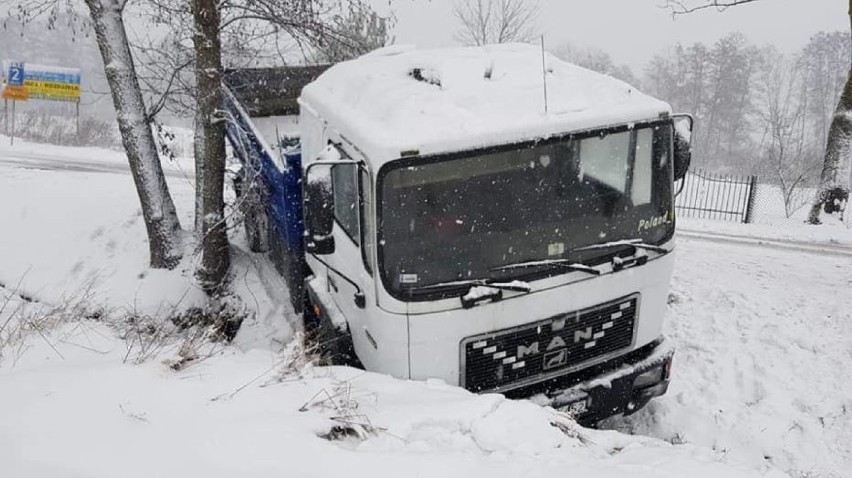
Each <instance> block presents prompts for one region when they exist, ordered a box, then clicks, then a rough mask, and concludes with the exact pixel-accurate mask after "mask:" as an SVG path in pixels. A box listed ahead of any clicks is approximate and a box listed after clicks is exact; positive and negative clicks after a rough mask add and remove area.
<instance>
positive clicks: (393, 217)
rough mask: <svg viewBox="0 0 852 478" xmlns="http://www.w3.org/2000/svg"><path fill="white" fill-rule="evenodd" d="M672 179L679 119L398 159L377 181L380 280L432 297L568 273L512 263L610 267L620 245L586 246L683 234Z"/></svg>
mask: <svg viewBox="0 0 852 478" xmlns="http://www.w3.org/2000/svg"><path fill="white" fill-rule="evenodd" d="M671 174H672V173H671V123H670V122H661V123H656V124H651V125H645V126H641V127H636V128H633V129H628V128H627V127H624V128H621V129H620V130H610V131H608V132H607V133H606V134H605V133H603V132H602V133H600V134H594V135H585V136H583V137H578V136H573V137H564V138H559V139H553V140H546V141H538V142H533V143H527V144H520V145H514V146H511V147H504V148H495V149H491V150H485V151H479V152H475V153H467V154H454V155H447V156H443V157H433V158H413V159H410V160H406V159H404V160H400V161H395V162H393V163H390V164H389V165H388V166H386V167H385V168H383V169H382V171H381V172H380V175H379V183H378V185H379V194H380V201H379V211H378V212H379V229H380V230H379V239H380V241H379V249H378V252H379V254H378V256H379V257H378V259H379V267H380V270H381V275H382V280H383V282H384V283H385V286H386V287H387V288H388V290H389V292H391V294H393V295H394V296H395V297H397V298H400V299H403V300H427V299H431V298H433V297H432V296H433V295H434V291H432V289H430V288H429V287H424V286H428V285H429V284H435V283H445V282H451V281H463V280H465V279H470V278H482V277H489V278H492V279H494V280H499V281H508V280H513V279H520V280H530V279H535V278H536V276H539V277H543V276H550V275H555V274H564V273H567V272H570V268H560V267H546V266H544V265H543V266H542V267H541V268H536V267H523V268H515V267H501V266H506V265H509V264H516V263H521V262H525V261H538V260H541V261H543V262H546V261H548V260H554V259H560V260H571V261H577V262H579V263H583V264H596V263H597V264H600V263H602V262H605V261H607V260H611V259H612V257H613V255H614V254H619V253H620V251H619V248H586V249H584V250H582V251H578V250H577V249H580V248H583V247H585V246H589V245H594V244H600V243H606V242H612V241H618V240H628V239H633V240H641V241H642V242H644V243H647V244H660V243H663V242H665V241H667V240H668V239H669V238H670V237H671V235H672V233H673V230H674V229H673V228H674V221H673V217H674V216H673V201H672V179H671V177H672V176H671ZM626 249H631V248H630V247H627V248H626ZM430 291H431V292H430ZM461 293H462V294H463V293H464V292H463V291H462V292H461ZM430 294H432V295H430ZM443 295H444V296H446V295H448V293H447V292H446V291H444V293H443Z"/></svg>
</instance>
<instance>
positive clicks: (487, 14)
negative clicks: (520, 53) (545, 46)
mask: <svg viewBox="0 0 852 478" xmlns="http://www.w3.org/2000/svg"><path fill="white" fill-rule="evenodd" d="M539 11H540V6H539V3H538V1H537V0H535V1H524V0H457V2H456V4H455V5H454V6H453V15H454V16H455V17H456V19H457V20H458V21H459V23H460V28H459V30H458V31H457V32H456V39H458V40H459V41H460V42H462V43H464V44H466V45H486V44H490V43H509V42H528V41H531V40H532V39H533V38H535V36H536V35H535V32H534V25H535V21H536V18H537V17H538V13H539Z"/></svg>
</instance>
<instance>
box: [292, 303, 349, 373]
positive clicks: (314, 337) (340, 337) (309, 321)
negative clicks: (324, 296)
mask: <svg viewBox="0 0 852 478" xmlns="http://www.w3.org/2000/svg"><path fill="white" fill-rule="evenodd" d="M318 311H319V314H317V312H318ZM302 319H303V321H304V322H303V323H304V325H305V342H306V344H305V346H306V347H305V348H306V349H307V350H314V351H316V352H317V353H318V354H319V356H320V359H321V361H323V362H324V363H327V364H329V365H342V366H348V367H355V368H360V369H363V368H364V366H363V365H362V364H361V361H360V360H358V356H357V355H356V354H355V346H354V344H353V343H352V334H351V333H350V332H349V327H348V326H347V327H346V330H341V329H340V328H338V327H335V326H334V324H332V323H331V319H329V318H328V317H327V316H326V315H325V314H323V313H322V308H321V307H319V306H316V305H315V304H314V303H313V302H312V301H311V299H310V297H309V295H308V294H307V293H306V294H305V305H304V308H303V311H302Z"/></svg>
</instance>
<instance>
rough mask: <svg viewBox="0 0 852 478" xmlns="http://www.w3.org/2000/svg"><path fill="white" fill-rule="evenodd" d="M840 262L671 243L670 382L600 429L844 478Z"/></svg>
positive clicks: (848, 371) (850, 356) (846, 418)
mask: <svg viewBox="0 0 852 478" xmlns="http://www.w3.org/2000/svg"><path fill="white" fill-rule="evenodd" d="M815 234H820V233H819V232H817V233H815ZM776 236H778V237H784V233H783V232H781V233H779V234H776ZM849 266H850V259H849V258H847V257H838V256H829V255H820V254H810V253H802V252H797V251H790V250H785V249H780V248H773V247H764V248H760V249H758V248H754V247H743V246H740V245H737V244H731V243H727V242H724V241H718V240H713V239H709V240H708V239H693V238H681V239H679V243H678V262H677V266H676V270H675V277H674V281H673V292H672V295H671V304H670V314H669V317H668V320H667V323H666V324H667V333H668V334H669V335H670V336H671V337H672V338H673V339H674V340H675V342H676V345H677V347H678V352H677V354H676V355H675V366H674V371H673V381H672V384H671V387H670V388H669V392H668V394H667V395H665V396H664V397H661V398H660V399H657V400H655V401H653V402H652V403H651V404H650V405H649V406H648V407H647V408H646V409H644V410H641V411H640V412H639V413H637V414H636V415H634V416H632V417H628V418H616V419H611V420H610V421H609V422H608V423H607V427H609V428H614V429H620V430H624V431H630V432H633V433H638V434H643V435H651V436H656V437H659V438H662V439H665V440H669V441H672V442H683V443H693V444H698V445H702V446H708V447H713V448H714V449H716V450H718V451H721V452H723V453H724V454H725V455H726V457H734V458H736V459H738V460H742V461H746V462H748V463H751V464H753V465H755V466H759V465H761V464H763V463H772V464H773V465H775V466H778V467H779V468H781V469H783V470H788V471H789V473H790V474H791V475H792V476H821V477H850V476H852V382H850V380H849V377H850V376H852V327H850V324H852V294H849V290H850V289H851V288H852V279H850V277H849V272H848V271H849Z"/></svg>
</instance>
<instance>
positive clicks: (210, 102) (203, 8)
mask: <svg viewBox="0 0 852 478" xmlns="http://www.w3.org/2000/svg"><path fill="white" fill-rule="evenodd" d="M191 8H192V16H193V18H194V25H195V28H194V29H193V44H194V46H195V80H196V88H195V104H196V108H195V161H196V163H197V165H198V166H201V171H202V174H201V175H200V177H199V183H198V184H197V185H196V189H197V193H196V197H197V198H200V200H201V201H200V202H201V215H202V219H201V230H200V231H199V233H200V235H199V239H200V241H201V265H200V266H199V267H198V269H197V271H196V277H198V280H199V282H200V283H201V286H202V288H203V289H204V290H205V291H207V292H208V293H213V292H217V291H218V290H219V288H220V287H221V286H222V284H223V282H224V280H225V278H226V276H227V274H228V269H229V268H230V265H231V256H230V254H229V251H228V231H227V228H226V226H225V213H224V212H225V202H224V196H223V191H224V182H225V123H224V114H223V111H222V110H223V105H224V97H223V93H222V45H221V42H220V39H219V23H220V16H219V5H218V0H192V2H191Z"/></svg>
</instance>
